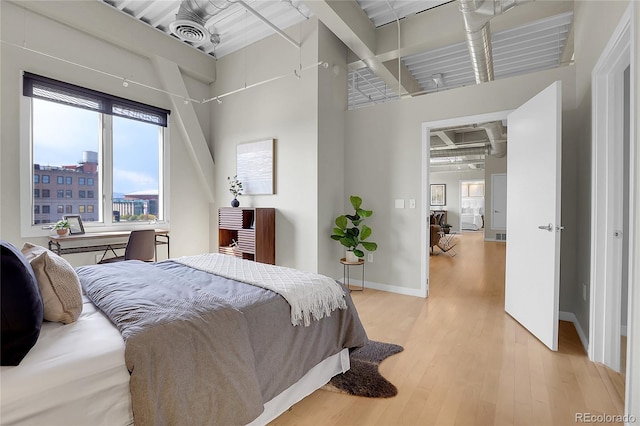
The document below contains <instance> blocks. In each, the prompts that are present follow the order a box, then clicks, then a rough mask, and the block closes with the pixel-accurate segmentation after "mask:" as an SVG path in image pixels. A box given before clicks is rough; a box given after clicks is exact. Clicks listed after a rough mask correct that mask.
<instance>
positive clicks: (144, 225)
mask: <svg viewBox="0 0 640 426" xmlns="http://www.w3.org/2000/svg"><path fill="white" fill-rule="evenodd" d="M20 86H21V87H20V93H23V87H24V79H23V78H21V79H20ZM88 90H90V89H88ZM44 101H46V102H50V101H47V100H44ZM98 114H99V116H100V118H101V119H100V120H99V121H100V124H99V127H100V128H99V129H96V131H98V132H99V139H98V145H99V147H98V164H99V176H100V179H99V183H100V185H95V183H96V182H95V181H93V182H92V183H93V184H92V185H89V180H93V179H92V178H87V181H86V186H89V187H91V188H92V190H91V191H92V192H93V193H94V198H89V197H88V195H89V190H87V199H86V200H87V205H86V207H85V208H86V212H87V213H93V212H94V211H95V208H94V206H95V207H96V208H97V209H98V220H97V221H88V222H84V227H85V229H87V232H91V231H93V232H103V231H122V230H132V229H153V228H156V227H157V226H158V225H163V227H164V228H168V227H169V223H170V194H169V188H170V185H169V182H170V181H169V177H170V152H169V147H170V138H169V136H170V130H169V126H170V123H171V116H170V114H169V113H167V119H166V126H162V125H159V124H156V126H158V128H159V130H158V139H159V140H158V162H159V167H158V206H159V208H161V209H162V217H163V218H162V219H161V220H160V219H158V220H155V221H140V222H115V221H113V219H112V214H111V210H112V203H113V192H112V191H113V139H112V137H113V132H112V129H113V127H112V126H113V120H112V119H113V116H111V115H109V114H106V113H100V112H98ZM123 118H128V117H123ZM128 119H132V118H128ZM32 128H33V98H31V97H28V96H24V95H22V96H20V212H21V214H20V230H21V236H22V237H46V236H48V235H51V229H52V226H53V223H55V221H54V222H52V223H49V224H46V223H45V224H43V223H36V224H32V219H33V214H34V213H33V211H34V210H33V208H34V202H33V200H34V199H33V189H34V182H33V179H34V178H33V176H34V174H35V173H34V170H33V139H32ZM107 152H108V153H109V154H108V155H107V154H106V153H107ZM39 174H40V182H41V183H44V181H43V176H44V175H42V173H39ZM49 180H50V179H49ZM64 199H66V198H64ZM90 200H93V201H94V202H93V203H91V201H90ZM56 205H57V203H56ZM44 207H45V206H43V208H42V209H41V214H45V213H44V212H43V210H44ZM50 210H52V209H50ZM107 213H108V214H107ZM49 214H56V213H49Z"/></svg>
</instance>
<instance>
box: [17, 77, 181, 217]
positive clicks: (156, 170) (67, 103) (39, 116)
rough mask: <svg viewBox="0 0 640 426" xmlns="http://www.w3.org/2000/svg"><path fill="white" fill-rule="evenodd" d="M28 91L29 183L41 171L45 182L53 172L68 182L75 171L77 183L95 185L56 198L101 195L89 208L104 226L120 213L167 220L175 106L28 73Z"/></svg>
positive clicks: (87, 208) (26, 96) (26, 89)
mask: <svg viewBox="0 0 640 426" xmlns="http://www.w3.org/2000/svg"><path fill="white" fill-rule="evenodd" d="M23 95H24V97H23V101H24V102H25V103H28V105H29V108H30V112H31V117H29V118H30V121H29V123H30V126H31V128H30V129H29V130H30V132H29V134H30V135H31V140H30V141H29V142H30V143H31V146H30V152H31V153H32V160H31V164H30V165H28V167H27V170H30V173H31V174H32V176H33V179H29V181H28V182H29V183H30V182H32V181H33V180H34V179H36V178H35V175H36V171H38V173H39V174H40V176H41V177H40V179H41V180H42V182H43V183H44V181H45V175H43V174H42V170H49V169H50V170H52V174H54V175H55V176H56V179H57V182H58V183H60V184H65V185H67V186H68V187H69V186H71V185H73V183H74V178H73V176H76V178H77V185H78V186H89V187H91V188H92V190H89V191H86V192H85V191H84V190H82V191H80V190H79V191H77V194H74V193H73V192H74V191H72V190H71V189H67V190H64V191H63V193H62V195H61V192H60V190H58V198H65V199H67V200H69V201H74V200H76V199H77V200H80V199H85V198H89V199H94V200H95V199H97V200H98V204H96V205H86V212H87V213H94V208H95V209H96V213H97V215H96V216H97V217H94V218H93V219H92V220H96V221H98V222H101V223H103V224H105V225H111V224H112V223H114V222H113V219H112V214H111V213H112V212H113V211H119V212H120V213H121V216H120V217H121V220H120V222H121V223H122V222H126V221H151V220H163V219H164V217H165V210H166V206H165V205H164V199H165V197H164V182H163V178H164V173H163V171H164V167H165V164H164V156H165V150H164V143H165V142H164V141H165V132H166V130H165V129H166V126H167V118H168V114H169V111H166V110H162V109H160V108H156V107H153V106H149V105H144V104H140V103H138V102H134V101H130V100H127V99H122V98H119V97H115V96H112V95H109V94H105V93H100V92H96V91H93V90H91V89H87V88H83V87H79V86H75V85H72V84H69V83H65V82H61V81H57V80H52V79H49V78H46V77H41V76H38V75H35V74H31V73H27V72H25V73H24V77H23ZM25 122H26V120H25ZM25 134H27V133H26V132H25ZM79 159H81V160H79ZM107 165H109V167H107ZM70 166H73V167H70ZM61 173H62V174H64V175H65V176H63V175H61ZM67 174H73V176H66V175H67ZM47 179H48V177H47ZM61 179H62V180H63V181H62V182H61ZM96 191H97V194H96ZM28 193H31V191H29V192H28ZM125 194H127V197H126V198H125ZM74 195H76V196H77V198H74ZM32 201H33V200H32ZM23 203H24V202H23ZM32 204H33V205H35V203H32ZM75 204H79V203H71V204H69V205H67V207H69V206H73V205H75ZM25 205H26V203H24V204H23V206H25ZM107 213H108V214H107ZM52 219H53V218H52ZM34 220H35V218H33V217H32V221H31V224H34V223H35V222H34Z"/></svg>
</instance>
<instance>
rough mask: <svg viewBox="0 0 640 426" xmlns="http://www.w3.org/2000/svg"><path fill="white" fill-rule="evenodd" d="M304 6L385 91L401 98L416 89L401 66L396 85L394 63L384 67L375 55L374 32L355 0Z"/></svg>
mask: <svg viewBox="0 0 640 426" xmlns="http://www.w3.org/2000/svg"><path fill="white" fill-rule="evenodd" d="M305 4H306V5H307V7H308V8H309V9H311V11H312V12H313V13H314V14H315V15H316V16H317V17H318V19H320V21H322V23H323V24H324V25H326V26H327V28H329V29H330V30H331V32H333V33H334V34H335V35H336V36H337V37H338V38H339V39H340V40H342V42H343V43H344V44H345V45H346V46H347V47H348V48H349V49H351V51H352V52H353V53H355V54H356V55H357V56H358V58H359V59H360V60H362V63H363V64H364V65H363V66H367V67H368V68H369V69H370V70H371V71H372V72H373V73H374V74H376V75H377V76H378V77H380V78H381V79H382V81H384V82H385V84H386V85H387V86H389V88H391V89H392V90H394V91H395V92H398V91H400V92H401V93H400V94H401V95H402V94H407V93H413V92H415V91H416V88H419V87H420V85H419V84H418V82H417V81H416V80H415V78H413V76H412V75H411V73H410V72H409V71H408V70H407V69H406V67H404V65H401V72H400V74H401V79H400V80H401V82H399V79H398V63H397V62H395V64H385V63H384V62H386V61H382V60H380V59H379V58H378V57H377V56H376V43H377V42H376V29H375V27H374V26H373V24H372V23H371V21H370V20H369V18H368V17H367V15H366V14H365V13H364V12H363V11H362V8H360V6H359V5H358V3H356V2H355V0H347V1H345V0H307V1H306V2H305ZM394 28H396V27H394ZM395 31H396V44H397V28H396V30H395ZM360 68H362V67H360Z"/></svg>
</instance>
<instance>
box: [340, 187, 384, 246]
mask: <svg viewBox="0 0 640 426" xmlns="http://www.w3.org/2000/svg"><path fill="white" fill-rule="evenodd" d="M350 201H351V205H352V206H353V208H354V210H355V214H347V215H340V216H338V217H337V218H336V221H335V223H336V227H335V228H333V234H332V235H331V238H332V239H333V240H336V241H339V242H340V244H342V245H343V246H345V247H346V248H347V249H348V250H351V251H353V254H354V255H356V256H357V257H358V258H363V257H364V251H362V249H364V250H367V251H376V250H377V249H378V244H376V243H374V242H372V241H365V240H366V239H367V238H369V237H370V236H371V232H372V231H371V228H369V227H368V226H367V225H364V224H363V223H362V222H363V221H364V220H365V219H366V218H368V217H371V215H372V214H373V211H372V210H365V209H363V208H362V198H360V197H358V196H355V195H352V196H351V197H350ZM360 246H362V249H360Z"/></svg>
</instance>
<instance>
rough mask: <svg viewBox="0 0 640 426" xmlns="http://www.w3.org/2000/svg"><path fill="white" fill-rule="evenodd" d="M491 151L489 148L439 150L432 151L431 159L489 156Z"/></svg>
mask: <svg viewBox="0 0 640 426" xmlns="http://www.w3.org/2000/svg"><path fill="white" fill-rule="evenodd" d="M488 154H489V149H487V148H452V149H438V150H432V151H431V154H430V156H431V158H441V157H462V156H465V155H488Z"/></svg>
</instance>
